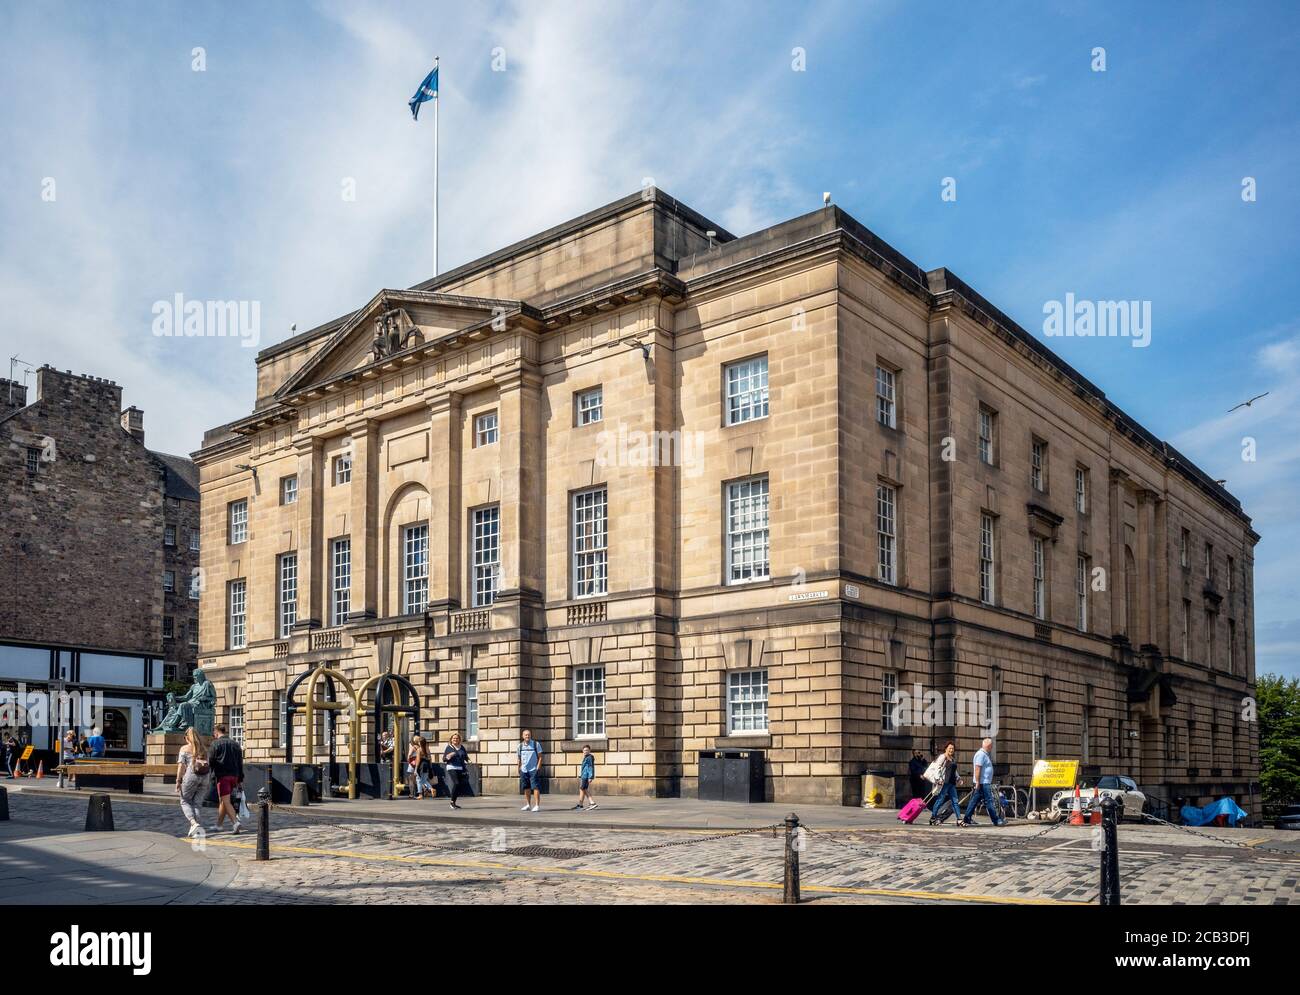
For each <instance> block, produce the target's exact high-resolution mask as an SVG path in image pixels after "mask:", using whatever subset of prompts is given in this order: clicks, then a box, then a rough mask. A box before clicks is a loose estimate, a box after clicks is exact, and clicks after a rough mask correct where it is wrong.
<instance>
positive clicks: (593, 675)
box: [573, 667, 605, 738]
mask: <svg viewBox="0 0 1300 995" xmlns="http://www.w3.org/2000/svg"><path fill="white" fill-rule="evenodd" d="M573 734H574V736H575V737H577V738H582V737H583V736H603V735H605V668H604V667H579V668H577V669H576V670H574V672H573Z"/></svg>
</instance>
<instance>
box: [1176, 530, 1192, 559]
mask: <svg viewBox="0 0 1300 995" xmlns="http://www.w3.org/2000/svg"><path fill="white" fill-rule="evenodd" d="M1191 538H1192V537H1191V533H1189V532H1188V531H1187V530H1186V529H1180V530H1179V532H1178V565H1179V566H1180V567H1185V566H1187V546H1188V544H1189V542H1190V540H1191Z"/></svg>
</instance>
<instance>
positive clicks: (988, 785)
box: [962, 737, 1007, 826]
mask: <svg viewBox="0 0 1300 995" xmlns="http://www.w3.org/2000/svg"><path fill="white" fill-rule="evenodd" d="M992 749H993V740H991V739H989V738H988V737H985V739H984V742H983V743H981V744H980V749H979V751H978V752H977V753H976V754H975V759H974V760H973V761H972V767H973V769H974V774H975V786H974V787H973V788H971V791H970V801H969V802H967V803H966V815H965V816H963V817H962V822H963V823H964V824H965V825H967V826H969V825H971V816H973V815H974V814H975V807H976V806H977V805H979V803H980V802H981V801H982V802H984V807H985V808H986V809H988V812H989V818H990V819H992V820H993V825H995V826H1002V825H1006V821H1007V820H1006V819H1004V818H1003V817H1002V807H1001V806H1000V805H999V804H998V801H997V798H996V797H994V794H993V757H992V755H991V754H990V753H989V751H990V750H992Z"/></svg>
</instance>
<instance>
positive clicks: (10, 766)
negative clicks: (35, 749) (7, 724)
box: [4, 733, 18, 777]
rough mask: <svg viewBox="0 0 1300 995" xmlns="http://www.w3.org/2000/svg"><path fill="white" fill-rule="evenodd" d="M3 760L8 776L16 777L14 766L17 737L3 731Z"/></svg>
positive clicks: (16, 755) (16, 757) (16, 756)
mask: <svg viewBox="0 0 1300 995" xmlns="http://www.w3.org/2000/svg"><path fill="white" fill-rule="evenodd" d="M4 761H5V770H6V771H8V772H9V776H10V777H17V776H18V775H17V774H15V773H14V768H15V767H17V765H18V737H17V736H11V735H10V734H9V733H5V739H4Z"/></svg>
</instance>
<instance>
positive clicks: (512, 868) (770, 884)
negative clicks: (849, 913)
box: [180, 837, 1089, 905]
mask: <svg viewBox="0 0 1300 995" xmlns="http://www.w3.org/2000/svg"><path fill="white" fill-rule="evenodd" d="M180 838H181V839H184V837H180ZM187 842H192V841H187ZM204 845H206V846H227V847H231V848H233V849H237V850H253V849H255V848H256V844H255V843H236V842H234V841H233V840H211V839H209V840H205V841H204ZM277 852H278V853H298V854H303V855H305V856H313V857H342V858H346V859H351V860H373V861H380V862H383V863H401V864H421V865H425V866H431V867H457V868H472V869H475V870H489V871H507V872H511V873H524V874H544V875H553V876H560V877H580V878H600V879H604V880H611V881H643V882H647V883H652V884H694V885H707V886H711V887H722V888H749V889H757V890H762V891H781V890H782V888H783V886H782V885H781V884H780V883H778V882H774V881H737V880H733V879H730V878H707V877H689V876H686V875H682V874H624V873H621V872H619V871H594V870H574V869H572V868H568V867H545V866H543V867H537V866H530V865H525V864H503V863H498V862H496V861H490V860H438V859H435V858H432V857H408V856H404V855H402V854H396V853H371V852H366V851H357V850H322V849H317V848H315V847H305V846H272V847H271V854H272V856H274V855H275V854H276V853H277ZM800 890H801V891H804V892H816V893H818V894H827V895H874V896H880V897H888V898H924V899H929V900H931V901H938V900H943V901H950V902H994V903H997V904H999V905H1087V904H1089V903H1087V902H1070V901H1064V900H1061V899H1055V898H1019V897H1011V896H1002V895H973V894H967V893H965V892H942V891H912V890H908V889H902V888H900V889H893V888H855V887H850V886H848V885H818V884H814V885H809V884H805V885H802V886H801V888H800Z"/></svg>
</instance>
